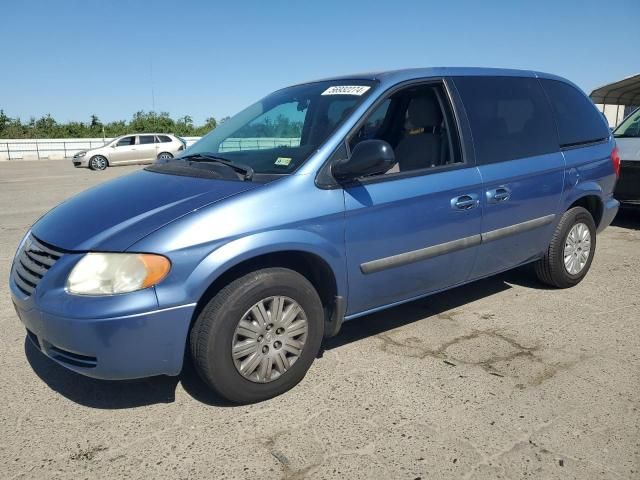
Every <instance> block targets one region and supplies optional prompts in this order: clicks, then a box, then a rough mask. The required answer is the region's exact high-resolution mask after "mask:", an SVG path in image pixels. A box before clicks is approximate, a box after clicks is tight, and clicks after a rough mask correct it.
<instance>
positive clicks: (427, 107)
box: [349, 85, 461, 174]
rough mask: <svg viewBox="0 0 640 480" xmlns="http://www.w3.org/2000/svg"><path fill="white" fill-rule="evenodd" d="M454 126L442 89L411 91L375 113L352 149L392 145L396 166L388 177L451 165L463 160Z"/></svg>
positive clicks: (357, 135) (395, 96) (401, 93)
mask: <svg viewBox="0 0 640 480" xmlns="http://www.w3.org/2000/svg"><path fill="white" fill-rule="evenodd" d="M443 106H444V107H445V108H444V109H443ZM450 125H453V115H452V114H451V111H450V109H449V106H448V104H447V103H446V100H445V96H444V95H443V89H442V88H441V87H440V86H436V85H429V86H419V87H409V88H407V89H404V90H401V91H399V92H396V93H395V94H393V95H392V96H391V97H390V98H388V99H386V100H385V101H384V102H383V103H382V104H380V105H379V106H378V107H377V108H376V109H375V110H374V111H373V112H371V114H370V115H369V116H368V118H367V119H366V121H365V123H364V125H363V126H362V127H361V128H360V129H359V130H358V131H357V132H356V134H355V135H354V136H353V137H352V138H351V140H350V142H349V146H350V148H351V150H353V148H354V147H355V145H357V144H358V142H361V141H362V140H366V139H379V140H384V141H386V142H388V143H389V144H390V145H391V147H392V148H393V151H394V154H395V158H396V164H395V165H394V166H393V168H391V169H390V170H388V171H387V172H386V173H385V174H393V173H403V172H408V171H415V170H423V169H429V168H435V167H441V166H446V165H451V164H454V163H458V162H460V161H461V159H460V156H459V155H458V154H457V151H458V150H457V148H453V146H454V143H453V141H452V140H453V139H454V138H455V135H456V132H455V130H454V129H451V128H450Z"/></svg>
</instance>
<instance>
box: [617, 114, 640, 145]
mask: <svg viewBox="0 0 640 480" xmlns="http://www.w3.org/2000/svg"><path fill="white" fill-rule="evenodd" d="M613 136H614V137H616V138H624V137H640V108H637V109H636V110H635V111H634V112H633V113H632V114H631V115H629V116H628V117H627V118H626V119H625V120H624V121H623V122H622V123H621V124H620V126H619V127H618V128H616V129H615V130H614V131H613Z"/></svg>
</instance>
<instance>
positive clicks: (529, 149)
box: [454, 77, 558, 164]
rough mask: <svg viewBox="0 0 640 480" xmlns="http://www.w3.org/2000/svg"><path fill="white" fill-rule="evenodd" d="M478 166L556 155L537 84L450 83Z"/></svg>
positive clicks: (500, 80)
mask: <svg viewBox="0 0 640 480" xmlns="http://www.w3.org/2000/svg"><path fill="white" fill-rule="evenodd" d="M454 81H455V84H456V87H457V88H458V91H459V93H460V97H461V98H462V102H463V104H464V108H465V110H466V112H467V117H468V118H469V123H470V125H471V133H472V135H473V143H474V147H475V151H476V159H477V161H478V163H480V164H487V163H495V162H503V161H507V160H516V159H518V158H524V157H532V156H536V155H544V154H547V153H552V152H556V151H558V135H557V132H556V128H555V123H554V121H553V116H552V114H551V109H550V107H549V102H548V101H547V98H546V96H545V93H544V91H543V90H542V87H541V86H540V83H539V82H538V81H537V79H535V78H522V77H457V78H455V79H454Z"/></svg>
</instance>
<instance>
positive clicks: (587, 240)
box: [563, 223, 591, 275]
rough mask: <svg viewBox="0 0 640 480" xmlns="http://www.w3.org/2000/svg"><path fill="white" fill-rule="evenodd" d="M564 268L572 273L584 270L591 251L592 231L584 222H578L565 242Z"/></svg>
mask: <svg viewBox="0 0 640 480" xmlns="http://www.w3.org/2000/svg"><path fill="white" fill-rule="evenodd" d="M563 253H564V268H565V269H566V270H567V272H569V273H570V274H571V275H577V274H578V273H580V272H581V271H582V269H583V268H584V266H585V265H586V264H587V260H589V255H590V253H591V233H590V232H589V227H587V226H586V225H585V224H584V223H576V224H575V225H574V226H573V227H572V228H571V230H569V235H567V239H566V240H565V243H564V252H563Z"/></svg>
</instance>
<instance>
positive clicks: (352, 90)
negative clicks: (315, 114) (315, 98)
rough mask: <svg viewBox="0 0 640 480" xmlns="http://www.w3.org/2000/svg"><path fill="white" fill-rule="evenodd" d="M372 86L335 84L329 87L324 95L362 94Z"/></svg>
mask: <svg viewBox="0 0 640 480" xmlns="http://www.w3.org/2000/svg"><path fill="white" fill-rule="evenodd" d="M370 88H371V87H369V86H366V85H334V86H333V87H329V88H327V89H326V90H325V91H324V92H322V95H358V96H359V95H362V94H363V93H365V92H366V91H367V90H369V89H370Z"/></svg>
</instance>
